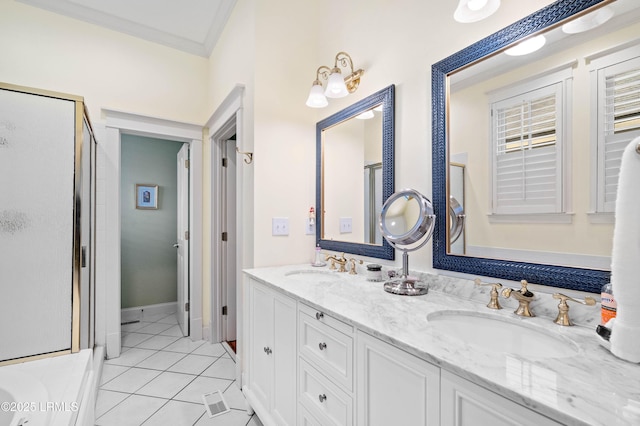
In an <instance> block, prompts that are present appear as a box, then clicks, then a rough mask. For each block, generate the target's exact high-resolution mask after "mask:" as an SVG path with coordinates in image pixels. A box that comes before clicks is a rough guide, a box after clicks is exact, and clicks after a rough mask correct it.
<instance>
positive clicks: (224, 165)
mask: <svg viewBox="0 0 640 426" xmlns="http://www.w3.org/2000/svg"><path fill="white" fill-rule="evenodd" d="M222 167H227V159H226V158H223V159H222Z"/></svg>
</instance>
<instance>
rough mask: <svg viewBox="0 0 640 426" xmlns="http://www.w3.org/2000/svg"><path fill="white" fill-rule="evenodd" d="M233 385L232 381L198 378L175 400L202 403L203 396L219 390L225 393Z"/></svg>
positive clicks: (175, 397)
mask: <svg viewBox="0 0 640 426" xmlns="http://www.w3.org/2000/svg"><path fill="white" fill-rule="evenodd" d="M231 383H232V381H231V380H224V379H215V378H212V377H202V376H198V377H196V378H195V379H194V380H193V381H192V382H191V383H189V385H187V387H185V388H184V389H183V390H182V391H181V392H180V393H178V394H177V395H176V396H174V397H173V399H176V400H179V401H185V402H194V403H202V402H203V401H202V395H204V394H205V393H211V392H214V391H217V390H219V391H221V392H224V391H225V390H227V388H228V387H229V385H230V384H231Z"/></svg>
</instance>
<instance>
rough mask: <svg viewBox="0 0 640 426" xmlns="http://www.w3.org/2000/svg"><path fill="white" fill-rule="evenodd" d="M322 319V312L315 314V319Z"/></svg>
mask: <svg viewBox="0 0 640 426" xmlns="http://www.w3.org/2000/svg"><path fill="white" fill-rule="evenodd" d="M322 318H324V314H323V313H322V312H316V319H317V320H318V321H320V320H321V319H322Z"/></svg>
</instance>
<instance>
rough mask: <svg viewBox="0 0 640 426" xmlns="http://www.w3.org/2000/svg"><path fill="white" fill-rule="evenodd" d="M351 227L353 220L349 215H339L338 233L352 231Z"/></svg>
mask: <svg viewBox="0 0 640 426" xmlns="http://www.w3.org/2000/svg"><path fill="white" fill-rule="evenodd" d="M352 227H353V220H352V219H351V218H350V217H341V218H340V233H341V234H349V233H351V232H352V230H351V228H352Z"/></svg>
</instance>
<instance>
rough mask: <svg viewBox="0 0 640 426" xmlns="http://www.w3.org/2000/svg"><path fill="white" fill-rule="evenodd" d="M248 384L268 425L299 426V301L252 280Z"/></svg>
mask: <svg viewBox="0 0 640 426" xmlns="http://www.w3.org/2000/svg"><path fill="white" fill-rule="evenodd" d="M248 290H249V292H248V295H249V298H248V302H247V303H248V306H249V310H248V313H249V338H248V348H247V350H248V355H249V356H248V361H249V369H248V383H247V384H246V385H245V386H244V387H243V392H244V394H245V396H246V398H247V401H248V402H249V404H250V405H251V406H252V407H253V409H254V410H255V411H256V412H257V413H258V416H259V417H260V419H261V420H262V422H263V424H265V425H278V426H287V425H290V426H294V425H296V357H297V354H296V301H295V300H293V299H291V298H289V297H286V296H284V295H282V294H280V293H277V292H275V291H272V290H270V289H268V288H267V287H266V286H264V285H262V284H260V283H258V282H256V281H254V280H249V286H248Z"/></svg>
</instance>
